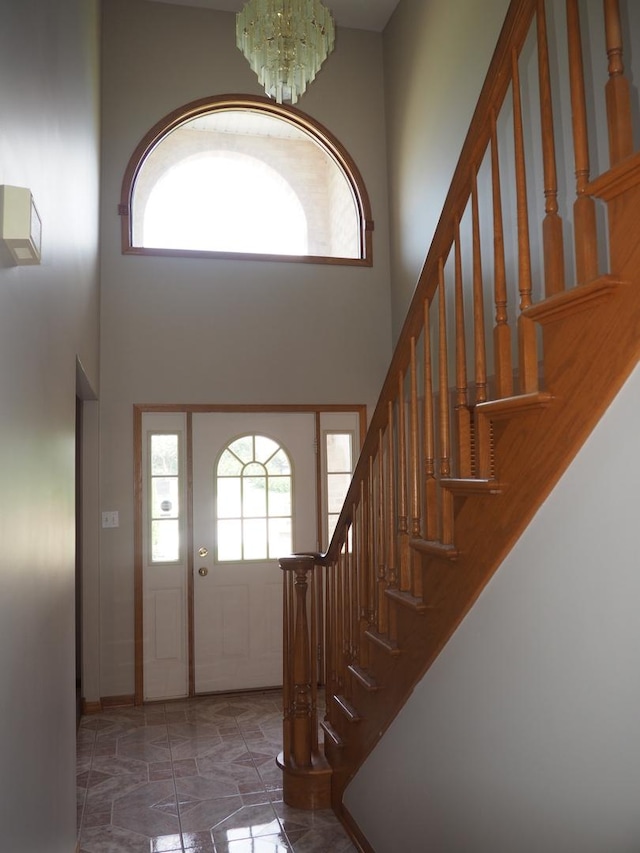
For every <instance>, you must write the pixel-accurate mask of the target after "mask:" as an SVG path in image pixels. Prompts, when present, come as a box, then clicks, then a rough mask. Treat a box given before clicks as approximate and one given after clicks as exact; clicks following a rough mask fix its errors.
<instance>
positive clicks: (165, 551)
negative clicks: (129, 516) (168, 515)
mask: <svg viewBox="0 0 640 853" xmlns="http://www.w3.org/2000/svg"><path fill="white" fill-rule="evenodd" d="M179 558H180V529H179V526H178V520H177V519H167V520H164V519H162V520H157V521H152V522H151V560H152V561H153V562H154V563H174V562H176V560H178V559H179Z"/></svg>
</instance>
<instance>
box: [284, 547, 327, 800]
mask: <svg viewBox="0 0 640 853" xmlns="http://www.w3.org/2000/svg"><path fill="white" fill-rule="evenodd" d="M315 565H316V559H315V557H313V556H312V555H308V554H298V555H295V556H293V557H283V558H281V559H280V568H281V569H282V571H283V576H284V583H283V591H284V600H283V687H282V694H283V721H282V723H283V751H282V752H281V753H280V755H279V756H278V758H277V763H278V766H279V767H280V768H281V769H282V778H283V798H284V801H285V803H287V805H290V806H293V807H295V808H298V809H326V808H329V807H330V805H331V772H332V771H331V767H330V766H329V764H328V763H327V761H326V759H325V757H324V756H323V755H321V754H320V752H319V750H318V707H317V694H318V666H317V656H316V653H317V617H316V613H317V608H316V602H315V585H314V584H313V583H312V582H311V581H312V580H313V576H314V569H315Z"/></svg>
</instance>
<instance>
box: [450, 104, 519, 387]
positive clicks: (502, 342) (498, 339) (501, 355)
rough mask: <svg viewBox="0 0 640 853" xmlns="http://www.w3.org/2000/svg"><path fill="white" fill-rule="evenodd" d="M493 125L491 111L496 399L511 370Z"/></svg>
mask: <svg viewBox="0 0 640 853" xmlns="http://www.w3.org/2000/svg"><path fill="white" fill-rule="evenodd" d="M496 123H497V119H496V113H495V110H493V111H492V113H491V186H492V191H493V265H494V276H495V283H494V299H495V307H496V322H495V326H494V329H493V349H494V361H495V371H496V393H497V396H498V398H502V397H510V396H511V395H512V394H513V368H512V366H511V329H510V327H509V319H508V315H507V275H506V270H505V257H504V224H503V218H502V190H501V186H500V158H499V152H498V133H497V127H496ZM456 260H457V259H456ZM456 286H457V285H456Z"/></svg>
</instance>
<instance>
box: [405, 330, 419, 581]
mask: <svg viewBox="0 0 640 853" xmlns="http://www.w3.org/2000/svg"><path fill="white" fill-rule="evenodd" d="M409 457H410V458H409V474H410V479H411V526H410V530H409V535H410V536H411V537H412V538H414V539H417V538H419V537H420V535H421V530H420V519H421V509H420V449H419V425H418V371H417V364H416V339H415V338H414V337H412V338H411V356H410V365H409ZM407 547H408V543H407ZM409 561H410V572H409V574H410V584H411V591H412V593H413V595H415V596H416V597H417V598H421V597H422V571H421V570H420V566H417V567H414V566H413V561H412V557H411V555H409Z"/></svg>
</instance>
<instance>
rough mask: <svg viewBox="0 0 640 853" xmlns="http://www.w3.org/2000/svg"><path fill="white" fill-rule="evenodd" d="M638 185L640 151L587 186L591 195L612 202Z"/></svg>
mask: <svg viewBox="0 0 640 853" xmlns="http://www.w3.org/2000/svg"><path fill="white" fill-rule="evenodd" d="M638 184H640V151H636V152H635V153H634V154H632V155H631V156H630V157H626V158H625V159H624V160H622V161H621V162H620V163H617V164H616V165H615V166H613V167H612V168H611V169H607V171H606V172H603V174H602V175H599V176H598V177H597V178H594V179H593V180H592V181H590V182H589V183H588V184H587V188H586V190H587V192H588V193H589V195H593V196H595V197H596V198H601V199H603V200H604V201H611V199H614V198H616V196H619V195H620V194H621V193H623V192H626V191H627V190H628V189H630V188H631V187H634V186H638Z"/></svg>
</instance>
